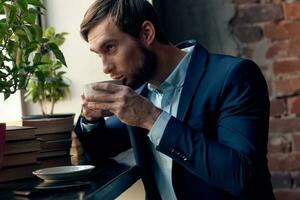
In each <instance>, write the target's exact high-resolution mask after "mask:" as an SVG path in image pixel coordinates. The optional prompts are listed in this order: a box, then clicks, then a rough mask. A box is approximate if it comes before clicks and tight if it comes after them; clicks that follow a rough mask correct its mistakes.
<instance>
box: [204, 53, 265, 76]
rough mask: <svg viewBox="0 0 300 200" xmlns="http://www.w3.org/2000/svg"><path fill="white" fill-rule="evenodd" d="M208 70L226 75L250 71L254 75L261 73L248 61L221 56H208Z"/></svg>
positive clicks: (257, 67) (255, 65)
mask: <svg viewBox="0 0 300 200" xmlns="http://www.w3.org/2000/svg"><path fill="white" fill-rule="evenodd" d="M207 64H208V70H210V68H211V70H217V71H219V72H223V74H228V73H231V72H237V73H239V74H240V73H247V72H249V71H252V72H254V73H261V70H260V68H259V66H258V65H257V64H256V63H255V62H253V61H252V60H249V59H244V58H239V57H234V56H229V55H221V54H210V56H209V59H208V63H207Z"/></svg>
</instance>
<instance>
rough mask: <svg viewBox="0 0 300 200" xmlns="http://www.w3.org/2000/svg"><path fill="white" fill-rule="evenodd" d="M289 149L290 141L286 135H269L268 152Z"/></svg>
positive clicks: (281, 151) (287, 150) (282, 151)
mask: <svg viewBox="0 0 300 200" xmlns="http://www.w3.org/2000/svg"><path fill="white" fill-rule="evenodd" d="M290 151H291V141H289V140H288V138H287V137H285V136H283V135H281V136H274V135H270V136H269V143H268V152H269V153H289V152H290Z"/></svg>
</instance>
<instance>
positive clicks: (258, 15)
mask: <svg viewBox="0 0 300 200" xmlns="http://www.w3.org/2000/svg"><path fill="white" fill-rule="evenodd" d="M281 19H283V10H282V6H281V5H277V4H253V5H249V6H242V7H239V9H238V11H237V16H236V18H235V19H234V21H233V22H234V23H238V24H241V23H256V22H267V21H279V20H281Z"/></svg>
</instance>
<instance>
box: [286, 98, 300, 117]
mask: <svg viewBox="0 0 300 200" xmlns="http://www.w3.org/2000/svg"><path fill="white" fill-rule="evenodd" d="M287 104H288V110H289V113H296V114H299V113H300V97H299V96H297V97H292V98H288V101H287Z"/></svg>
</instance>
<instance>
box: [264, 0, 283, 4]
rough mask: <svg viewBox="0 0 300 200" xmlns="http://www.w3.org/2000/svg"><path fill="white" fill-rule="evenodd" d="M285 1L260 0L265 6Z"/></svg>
mask: <svg viewBox="0 0 300 200" xmlns="http://www.w3.org/2000/svg"><path fill="white" fill-rule="evenodd" d="M284 1H285V0H260V3H262V4H264V3H275V4H279V3H282V2H284Z"/></svg>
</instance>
